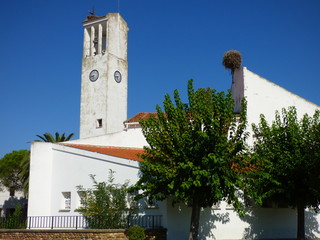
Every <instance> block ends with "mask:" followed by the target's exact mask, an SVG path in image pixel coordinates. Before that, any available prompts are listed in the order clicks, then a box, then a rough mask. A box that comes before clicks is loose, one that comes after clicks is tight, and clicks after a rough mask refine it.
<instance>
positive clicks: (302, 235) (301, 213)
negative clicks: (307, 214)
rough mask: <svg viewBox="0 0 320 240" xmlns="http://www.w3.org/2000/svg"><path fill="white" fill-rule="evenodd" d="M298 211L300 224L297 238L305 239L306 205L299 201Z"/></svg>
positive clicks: (299, 239)
mask: <svg viewBox="0 0 320 240" xmlns="http://www.w3.org/2000/svg"><path fill="white" fill-rule="evenodd" d="M297 212H298V225H297V239H298V240H304V239H305V231H304V230H305V229H304V225H305V223H304V221H305V219H304V206H303V204H301V203H298V207H297Z"/></svg>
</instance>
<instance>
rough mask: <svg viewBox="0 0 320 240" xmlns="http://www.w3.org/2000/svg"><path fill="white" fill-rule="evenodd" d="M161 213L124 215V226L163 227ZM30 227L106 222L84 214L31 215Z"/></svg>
mask: <svg viewBox="0 0 320 240" xmlns="http://www.w3.org/2000/svg"><path fill="white" fill-rule="evenodd" d="M161 217H162V216H161V215H131V216H124V218H123V219H124V221H123V223H122V224H121V227H122V228H127V227H130V226H133V225H139V226H140V227H142V228H144V229H155V228H162V223H161ZM27 228H28V229H40V228H42V229H86V228H91V229H94V228H97V229H103V228H105V227H104V222H103V221H101V220H97V219H88V217H84V216H29V217H28V218H27Z"/></svg>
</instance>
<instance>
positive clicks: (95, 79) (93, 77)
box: [89, 69, 99, 82]
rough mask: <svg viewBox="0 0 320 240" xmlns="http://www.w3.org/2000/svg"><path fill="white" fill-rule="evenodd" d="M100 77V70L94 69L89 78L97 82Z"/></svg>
mask: <svg viewBox="0 0 320 240" xmlns="http://www.w3.org/2000/svg"><path fill="white" fill-rule="evenodd" d="M98 78H99V72H98V70H96V69H94V70H92V71H91V72H90V74H89V79H90V81H91V82H95V81H97V79H98Z"/></svg>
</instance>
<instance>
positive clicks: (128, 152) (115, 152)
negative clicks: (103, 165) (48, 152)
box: [59, 143, 144, 161]
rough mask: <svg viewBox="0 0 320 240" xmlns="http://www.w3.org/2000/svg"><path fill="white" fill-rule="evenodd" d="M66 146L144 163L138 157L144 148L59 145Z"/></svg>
mask: <svg viewBox="0 0 320 240" xmlns="http://www.w3.org/2000/svg"><path fill="white" fill-rule="evenodd" d="M59 144H61V145H64V146H68V147H73V148H78V149H83V150H86V151H90V152H97V153H102V154H106V155H111V156H115V157H120V158H126V159H131V160H135V161H142V158H140V157H138V156H137V154H141V153H143V152H144V150H143V149H142V148H128V147H112V146H97V145H86V144H70V143H59Z"/></svg>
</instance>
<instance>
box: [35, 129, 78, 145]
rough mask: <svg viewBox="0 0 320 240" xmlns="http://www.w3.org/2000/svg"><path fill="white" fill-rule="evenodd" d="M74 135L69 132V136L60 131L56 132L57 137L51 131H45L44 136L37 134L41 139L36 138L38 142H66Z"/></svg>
mask: <svg viewBox="0 0 320 240" xmlns="http://www.w3.org/2000/svg"><path fill="white" fill-rule="evenodd" d="M73 136H74V133H71V134H69V135H68V136H66V135H65V133H63V134H62V135H60V134H59V133H58V132H56V133H55V137H53V136H52V135H51V133H45V134H43V136H41V135H37V137H38V138H40V139H41V140H36V142H52V143H54V142H66V141H69V140H70V139H71V138H72V137H73Z"/></svg>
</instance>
